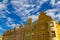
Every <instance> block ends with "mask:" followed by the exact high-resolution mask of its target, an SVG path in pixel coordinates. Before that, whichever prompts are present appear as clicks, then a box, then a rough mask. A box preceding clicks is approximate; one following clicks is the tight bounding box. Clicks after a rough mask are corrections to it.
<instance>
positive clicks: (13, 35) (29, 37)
mask: <svg viewBox="0 0 60 40" xmlns="http://www.w3.org/2000/svg"><path fill="white" fill-rule="evenodd" d="M3 40H60V24H58V23H57V22H56V21H55V20H53V19H52V18H51V17H50V16H47V15H46V13H45V12H41V13H40V15H39V16H38V20H37V21H36V22H34V23H33V22H32V18H29V19H28V20H27V25H25V26H24V25H22V24H21V25H20V28H18V29H17V28H15V29H13V30H8V31H6V32H5V33H4V35H3Z"/></svg>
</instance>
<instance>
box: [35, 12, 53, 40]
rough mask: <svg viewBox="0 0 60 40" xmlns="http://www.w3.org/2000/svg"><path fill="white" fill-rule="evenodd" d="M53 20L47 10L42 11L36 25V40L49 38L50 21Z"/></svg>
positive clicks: (47, 39)
mask: <svg viewBox="0 0 60 40" xmlns="http://www.w3.org/2000/svg"><path fill="white" fill-rule="evenodd" d="M50 20H52V18H51V17H50V16H47V15H46V13H45V12H41V13H40V15H39V17H38V20H37V22H36V24H35V25H34V40H49V31H48V22H49V21H50Z"/></svg>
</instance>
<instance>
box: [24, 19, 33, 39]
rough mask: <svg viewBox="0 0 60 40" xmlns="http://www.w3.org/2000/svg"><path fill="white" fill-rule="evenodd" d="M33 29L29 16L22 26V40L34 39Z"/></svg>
mask: <svg viewBox="0 0 60 40" xmlns="http://www.w3.org/2000/svg"><path fill="white" fill-rule="evenodd" d="M33 36H34V29H33V23H32V19H31V18H29V19H28V21H27V25H26V26H25V28H24V40H34V37H33Z"/></svg>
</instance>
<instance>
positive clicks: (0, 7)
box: [0, 3, 6, 11]
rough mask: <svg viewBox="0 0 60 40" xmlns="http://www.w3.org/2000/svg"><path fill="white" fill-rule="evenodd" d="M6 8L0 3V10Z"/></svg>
mask: <svg viewBox="0 0 60 40" xmlns="http://www.w3.org/2000/svg"><path fill="white" fill-rule="evenodd" d="M4 9H6V6H5V5H4V4H1V3H0V11H1V10H4Z"/></svg>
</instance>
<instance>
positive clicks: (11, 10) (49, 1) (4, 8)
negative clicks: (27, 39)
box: [0, 0, 60, 35]
mask: <svg viewBox="0 0 60 40" xmlns="http://www.w3.org/2000/svg"><path fill="white" fill-rule="evenodd" d="M41 11H44V12H46V15H49V16H51V17H52V18H53V19H55V20H56V21H57V22H60V0H0V35H3V33H4V32H5V31H6V30H10V29H13V28H14V27H15V26H16V27H17V28H19V26H20V24H24V25H26V23H27V20H28V18H32V20H33V22H35V21H36V20H37V19H38V16H39V14H40V12H41Z"/></svg>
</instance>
